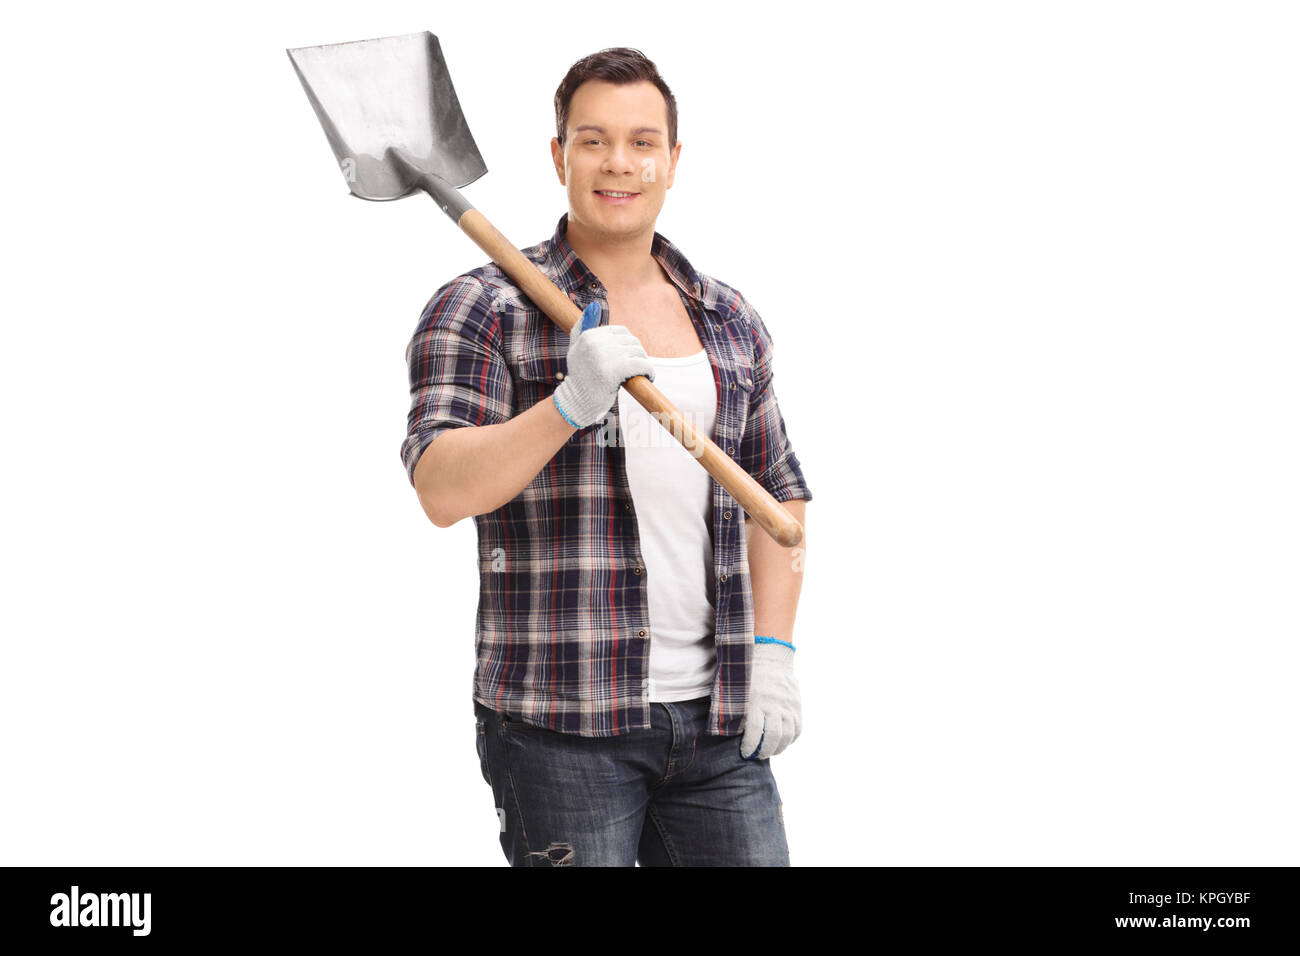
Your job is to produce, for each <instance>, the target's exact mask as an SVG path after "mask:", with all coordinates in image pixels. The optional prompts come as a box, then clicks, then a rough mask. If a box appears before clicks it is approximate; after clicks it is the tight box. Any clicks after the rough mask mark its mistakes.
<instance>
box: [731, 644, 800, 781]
mask: <svg viewBox="0 0 1300 956" xmlns="http://www.w3.org/2000/svg"><path fill="white" fill-rule="evenodd" d="M802 729H803V713H802V708H801V707H800V702H799V683H798V681H796V680H795V679H794V645H793V644H790V643H788V642H786V641H779V640H777V639H776V638H774V637H766V636H763V635H758V636H756V637H755V638H754V662H753V667H752V668H751V670H750V676H749V703H748V705H747V706H746V708H745V722H744V724H743V726H742V728H741V736H740V756H741V757H743V758H744V759H745V760H766V759H767V758H768V757H775V756H776V755H777V754H779V753H780V752H781V751H782V750H785V748H786V747H789V746H790V745H791V744H792V743H794V742H795V739H796V738H797V737H798V736H799V732H800V730H802Z"/></svg>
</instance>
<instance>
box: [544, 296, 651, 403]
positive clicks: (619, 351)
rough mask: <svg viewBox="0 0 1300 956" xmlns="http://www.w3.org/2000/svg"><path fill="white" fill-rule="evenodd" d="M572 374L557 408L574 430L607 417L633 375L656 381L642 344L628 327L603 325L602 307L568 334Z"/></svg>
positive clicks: (595, 306)
mask: <svg viewBox="0 0 1300 956" xmlns="http://www.w3.org/2000/svg"><path fill="white" fill-rule="evenodd" d="M567 363H568V367H569V371H568V372H567V373H566V374H565V376H564V381H562V382H561V383H560V384H559V387H558V388H556V390H555V392H554V395H553V398H554V400H555V406H556V408H558V409H559V410H560V414H561V415H563V416H564V420H565V421H566V422H568V423H569V424H570V425H572V426H574V427H575V428H586V427H587V426H588V425H594V424H595V423H596V422H598V421H600V420H601V419H602V418H604V417H605V414H606V413H607V412H608V411H609V410H610V407H611V406H613V404H614V400H615V399H616V398H618V389H619V386H620V385H622V384H623V383H624V382H625V381H627V380H628V379H629V378H631V377H632V376H634V375H644V376H645V377H646V378H648V379H650V380H651V381H654V377H655V368H654V363H652V362H651V361H650V359H649V357H648V356H647V355H646V351H645V349H644V348H643V347H642V345H641V340H640V339H638V338H637V337H636V336H635V335H633V334H632V333H631V332H629V331H628V330H627V326H625V325H601V324H600V303H599V302H592V303H591V304H590V305H588V306H587V308H586V309H584V310H583V313H582V321H581V322H579V323H578V324H577V325H575V326H574V327H573V329H572V330H571V331H570V332H569V352H568V359H567Z"/></svg>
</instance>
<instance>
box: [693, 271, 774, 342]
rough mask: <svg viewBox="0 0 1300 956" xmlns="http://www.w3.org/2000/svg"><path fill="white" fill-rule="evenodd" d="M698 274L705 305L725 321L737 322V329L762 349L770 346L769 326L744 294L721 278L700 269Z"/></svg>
mask: <svg viewBox="0 0 1300 956" xmlns="http://www.w3.org/2000/svg"><path fill="white" fill-rule="evenodd" d="M696 274H697V275H698V276H699V277H700V285H701V286H702V291H701V293H700V299H701V300H702V301H703V303H704V305H705V307H706V308H710V309H714V310H716V311H717V313H718V314H719V315H720V316H721V317H722V319H723V320H724V321H725V322H727V323H728V324H731V323H734V324H735V327H736V331H738V332H742V333H743V334H744V335H745V336H746V338H748V339H752V340H753V342H754V343H755V345H756V346H757V348H758V349H759V350H760V351H766V349H767V348H768V347H770V344H771V341H772V337H771V335H770V334H769V333H768V331H767V326H766V325H764V324H763V318H762V316H760V315H759V314H758V310H757V309H755V308H754V306H753V304H752V303H751V302H750V301H749V300H748V299H746V298H745V296H744V294H743V293H742V292H741V291H740V290H739V289H737V288H736V287H735V286H733V285H730V284H728V283H726V282H723V281H722V280H721V279H717V278H714V277H713V276H710V275H706V274H705V273H703V272H699V271H698V270H697V271H696Z"/></svg>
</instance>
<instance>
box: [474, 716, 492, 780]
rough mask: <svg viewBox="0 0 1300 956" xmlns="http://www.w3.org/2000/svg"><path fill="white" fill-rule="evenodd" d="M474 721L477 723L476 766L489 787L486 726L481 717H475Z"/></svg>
mask: <svg viewBox="0 0 1300 956" xmlns="http://www.w3.org/2000/svg"><path fill="white" fill-rule="evenodd" d="M474 723H475V724H476V725H477V727H476V731H475V746H476V747H477V749H478V768H479V770H480V771H481V772H482V774H483V781H484V782H485V783H486V784H487V785H488V786H489V787H490V786H492V778H491V777H489V776H488V761H487V727H486V726H485V725H484V724H483V718H482V717H475V718H474Z"/></svg>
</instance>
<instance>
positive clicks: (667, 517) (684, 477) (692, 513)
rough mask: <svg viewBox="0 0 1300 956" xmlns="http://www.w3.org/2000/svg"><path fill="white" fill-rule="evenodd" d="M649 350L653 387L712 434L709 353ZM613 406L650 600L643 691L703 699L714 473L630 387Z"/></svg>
mask: <svg viewBox="0 0 1300 956" xmlns="http://www.w3.org/2000/svg"><path fill="white" fill-rule="evenodd" d="M649 358H650V361H651V362H653V363H654V367H655V377H654V384H655V387H656V388H658V389H659V391H661V392H663V393H664V395H665V396H667V398H668V400H669V401H670V402H672V403H673V404H674V405H676V406H677V408H678V409H679V410H680V411H681V413H682V415H683V416H684V417H685V418H686V420H687V421H688V422H690V423H691V424H692V425H693V426H695V428H696V430H698V431H699V432H701V433H702V434H704V435H707V436H710V437H712V435H713V424H714V418H715V416H716V414H717V406H718V393H717V386H716V385H715V384H714V381H713V367H712V366H711V365H710V364H709V357H708V353H706V352H705V351H704V350H703V349H700V351H698V352H696V353H695V354H694V355H687V356H683V357H681V358H657V357H656V356H653V355H651V356H649ZM618 414H619V424H620V428H621V431H622V436H621V437H622V441H623V443H624V446H625V457H626V460H627V480H628V484H629V485H630V486H631V489H632V500H633V503H634V506H635V508H636V514H637V531H638V534H639V536H640V539H641V557H642V560H643V563H644V565H645V574H646V575H647V577H646V590H647V595H648V599H649V602H650V673H649V678H650V687H649V699H650V700H652V701H654V700H694V699H696V698H698V697H708V696H709V695H710V694H711V693H712V692H713V677H714V671H715V670H716V668H717V653H716V651H715V649H714V644H713V631H714V620H715V613H716V612H715V608H714V603H713V580H714V579H713V543H712V541H711V540H710V538H709V524H708V522H709V492H710V488H711V485H710V482H711V478H710V476H709V473H708V472H707V471H705V470H704V469H703V468H701V467H700V464H699V462H698V461H697V460H696V459H695V458H694V457H693V456H692V455H691V453H690V452H688V451H687V450H686V449H685V448H683V447H682V444H681V442H679V441H677V439H675V438H674V437H673V436H672V433H671V432H670V431H669V429H667V428H664V426H663V425H660V424H659V422H657V421H656V420H655V419H654V418H652V417H651V415H650V413H649V412H647V411H646V410H645V409H644V408H642V407H641V404H640V403H639V402H638V401H637V400H636V399H635V398H633V397H632V396H631V395H629V394H628V393H627V390H626V389H621V388H620V389H619V390H618ZM670 427H671V426H670Z"/></svg>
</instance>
